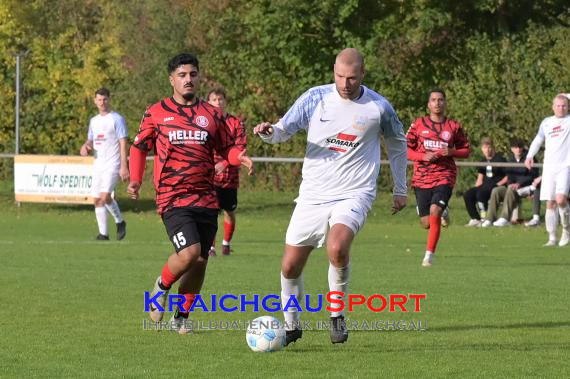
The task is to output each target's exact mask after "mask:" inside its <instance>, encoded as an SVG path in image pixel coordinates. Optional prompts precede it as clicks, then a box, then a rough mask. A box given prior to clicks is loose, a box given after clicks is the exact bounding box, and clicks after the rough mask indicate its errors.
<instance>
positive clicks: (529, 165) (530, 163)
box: [524, 158, 534, 170]
mask: <svg viewBox="0 0 570 379" xmlns="http://www.w3.org/2000/svg"><path fill="white" fill-rule="evenodd" d="M524 165H525V166H526V168H528V169H529V170H530V169H531V168H532V166H533V165H534V159H532V158H527V159H526V160H525V161H524Z"/></svg>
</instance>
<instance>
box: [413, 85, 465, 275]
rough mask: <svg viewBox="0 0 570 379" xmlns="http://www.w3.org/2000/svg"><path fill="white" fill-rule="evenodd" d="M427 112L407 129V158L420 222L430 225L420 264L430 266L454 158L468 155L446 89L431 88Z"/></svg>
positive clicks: (454, 170) (452, 181)
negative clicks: (449, 111) (448, 114)
mask: <svg viewBox="0 0 570 379" xmlns="http://www.w3.org/2000/svg"><path fill="white" fill-rule="evenodd" d="M427 106H428V109H429V116H424V117H420V118H418V119H417V120H416V121H414V123H413V124H412V126H411V127H410V130H408V135H407V137H406V138H407V139H408V159H410V160H412V161H414V175H413V177H412V187H413V188H414V190H415V193H416V202H417V204H418V214H419V216H420V219H421V225H422V226H423V227H424V228H425V229H429V233H428V241H427V247H426V253H425V256H424V259H423V261H422V266H424V267H430V266H431V265H432V261H433V255H434V253H435V248H436V246H437V242H438V240H439V234H440V231H441V215H442V213H443V210H444V209H445V208H446V207H447V205H448V202H449V199H450V198H451V193H452V191H453V186H454V185H455V180H456V177H457V167H456V166H455V161H454V159H453V158H467V157H468V156H469V141H468V140H467V138H466V136H465V134H464V132H463V128H462V127H461V124H459V123H458V122H457V121H455V120H451V119H448V118H446V116H445V112H446V106H447V103H446V98H445V92H444V91H443V90H442V89H440V88H435V89H432V90H431V91H430V92H429V99H428V104H427Z"/></svg>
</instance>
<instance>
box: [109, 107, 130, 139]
mask: <svg viewBox="0 0 570 379" xmlns="http://www.w3.org/2000/svg"><path fill="white" fill-rule="evenodd" d="M113 119H114V120H115V134H116V135H117V138H118V139H122V138H127V137H128V135H129V132H128V131H127V123H126V122H125V119H124V118H123V116H121V115H120V114H118V113H113Z"/></svg>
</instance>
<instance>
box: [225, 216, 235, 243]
mask: <svg viewBox="0 0 570 379" xmlns="http://www.w3.org/2000/svg"><path fill="white" fill-rule="evenodd" d="M235 229H236V224H233V223H229V222H225V221H224V241H227V242H230V241H231V240H232V236H233V235H234V230H235Z"/></svg>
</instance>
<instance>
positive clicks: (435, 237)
mask: <svg viewBox="0 0 570 379" xmlns="http://www.w3.org/2000/svg"><path fill="white" fill-rule="evenodd" d="M440 232H441V217H440V216H429V232H428V240H427V247H426V250H427V251H431V252H432V253H435V248H436V246H437V241H439V233H440Z"/></svg>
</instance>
